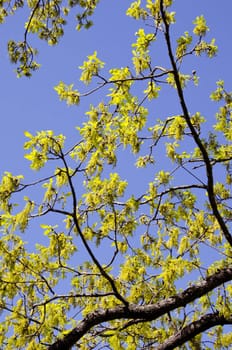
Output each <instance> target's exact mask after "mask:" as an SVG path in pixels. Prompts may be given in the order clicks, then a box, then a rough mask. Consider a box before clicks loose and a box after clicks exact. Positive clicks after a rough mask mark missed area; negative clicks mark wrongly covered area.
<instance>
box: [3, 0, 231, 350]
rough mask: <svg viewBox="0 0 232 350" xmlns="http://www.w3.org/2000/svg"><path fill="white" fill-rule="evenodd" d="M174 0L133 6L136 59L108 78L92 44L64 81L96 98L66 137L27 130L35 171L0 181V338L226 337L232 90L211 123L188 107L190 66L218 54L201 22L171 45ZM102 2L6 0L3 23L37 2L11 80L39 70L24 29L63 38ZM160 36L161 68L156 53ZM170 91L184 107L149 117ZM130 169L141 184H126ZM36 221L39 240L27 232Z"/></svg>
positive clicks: (167, 345)
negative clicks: (74, 76) (27, 177)
mask: <svg viewBox="0 0 232 350" xmlns="http://www.w3.org/2000/svg"><path fill="white" fill-rule="evenodd" d="M172 2H173V1H171V0H154V1H152V0H146V1H140V0H137V1H134V2H132V3H131V4H130V6H129V8H128V10H127V15H128V16H129V17H132V18H134V19H135V20H136V21H138V23H139V26H140V27H139V29H138V31H137V32H136V39H135V42H134V43H132V64H131V66H130V67H128V66H126V67H122V68H112V69H110V70H109V71H108V72H106V70H105V69H104V62H103V61H102V60H101V59H100V58H99V57H98V55H97V52H93V53H92V54H90V55H89V56H88V57H87V58H86V60H85V62H83V64H82V66H80V70H81V74H80V86H78V87H77V88H76V87H74V85H73V84H71V85H67V84H66V83H65V82H60V83H59V84H58V85H57V86H56V87H55V90H56V92H57V94H58V96H59V98H60V99H61V100H64V101H66V102H67V104H68V105H78V104H79V103H80V102H81V100H82V99H84V98H85V95H86V94H82V93H81V92H80V90H81V85H82V84H85V85H87V86H88V88H89V92H88V93H87V94H88V95H94V94H95V93H96V92H98V93H101V92H102V95H101V100H100V102H98V103H96V104H95V105H93V104H92V105H91V106H90V107H89V110H88V111H86V118H85V122H83V123H82V124H80V125H78V126H77V131H78V135H79V136H78V137H77V140H75V142H74V144H73V146H72V147H70V148H67V147H66V144H65V141H66V139H65V136H64V135H55V134H54V132H53V131H51V130H43V131H40V132H37V134H36V135H32V134H31V133H30V132H28V131H26V132H25V136H26V138H27V141H26V142H25V145H24V148H25V153H26V154H25V157H26V159H28V161H29V162H30V167H31V169H33V170H34V171H36V172H37V173H36V179H35V181H34V182H32V183H25V181H24V177H23V175H21V174H20V175H13V174H11V173H9V172H5V173H4V175H3V177H2V179H1V183H0V209H1V219H0V224H1V240H0V252H1V260H0V264H1V269H0V281H1V286H0V307H1V310H2V314H1V319H0V320H1V323H0V346H1V348H4V349H6V350H10V349H26V350H33V349H38V350H40V349H41V350H44V349H49V350H55V349H63V350H65V349H71V347H75V346H76V347H77V348H78V349H81V350H87V349H103V348H104V349H115V350H120V349H130V350H135V349H157V350H161V349H162V350H167V349H175V348H179V349H195V350H197V349H201V348H202V346H203V347H204V349H211V348H212V347H213V348H214V349H229V348H230V347H231V343H232V332H229V331H228V328H226V327H225V326H226V325H229V324H232V317H231V314H232V305H231V301H230V300H231V297H232V286H231V283H230V282H231V280H232V267H231V262H232V235H231V233H230V231H231V221H232V214H231V209H232V208H231V206H232V195H231V183H232V168H231V160H232V144H231V141H232V120H231V115H232V114H231V108H232V93H230V92H228V91H227V90H226V89H225V87H224V82H223V81H218V82H217V86H216V89H215V91H214V92H212V94H211V99H212V100H213V101H216V102H217V103H219V104H220V106H219V110H218V112H217V114H216V118H215V121H214V122H212V123H211V122H210V123H207V127H206V126H205V125H206V122H208V120H207V119H206V118H205V117H204V116H202V115H201V113H200V111H194V112H193V113H191V112H190V109H189V106H188V104H187V103H186V99H185V89H187V88H188V86H189V84H195V85H196V89H197V84H198V77H197V73H196V72H195V71H193V72H191V73H189V74H186V73H184V69H183V64H184V62H185V60H187V59H188V57H189V56H193V57H194V56H196V57H197V56H202V55H205V56H207V57H209V58H213V57H214V56H215V55H216V53H217V47H216V45H215V40H214V39H209V40H208V38H207V32H208V29H209V28H208V26H207V23H206V20H205V19H204V17H203V16H198V17H197V18H196V19H195V20H194V22H193V23H194V28H193V32H192V33H189V32H187V31H186V32H184V33H183V34H182V35H181V36H179V37H178V38H177V40H176V41H174V40H173V39H172V36H171V28H172V27H174V26H175V12H174V11H175V6H174V4H172ZM97 5H98V1H97V0H83V1H78V0H76V1H73V0H70V1H69V2H68V3H67V4H63V2H62V1H41V0H37V1H31V0H30V1H28V2H27V3H26V4H25V3H24V2H23V1H15V2H13V3H12V2H11V1H3V2H2V3H1V9H0V20H1V22H3V21H4V18H5V17H6V16H8V15H9V14H11V13H14V12H15V11H17V10H18V8H20V7H23V6H28V8H29V9H30V11H31V12H30V16H29V19H28V21H27V23H26V25H25V34H24V41H23V42H19V43H17V42H15V41H10V42H9V45H8V49H9V55H10V59H11V60H12V62H14V63H16V64H17V67H18V68H17V73H18V75H19V76H22V75H26V76H30V75H31V73H32V71H33V70H35V69H37V68H38V64H37V63H36V62H35V60H34V57H35V54H36V50H35V49H33V48H32V47H31V46H30V44H29V42H28V33H30V32H31V33H35V34H37V35H38V36H39V38H40V39H43V40H46V41H47V42H48V44H51V45H54V44H56V43H58V41H59V39H60V37H61V36H62V35H63V32H64V31H63V26H64V24H65V21H66V19H65V18H66V17H67V15H68V13H69V12H70V11H73V8H76V9H78V10H77V11H79V12H78V14H77V29H81V28H82V27H85V28H89V27H90V26H91V24H92V22H91V16H92V14H93V13H94V10H95V8H96V6H97ZM158 40H161V41H163V42H164V43H165V46H166V49H167V58H168V59H169V63H168V64H167V66H164V67H163V66H157V65H156V64H155V59H154V57H153V50H155V47H156V44H157V41H158ZM195 59H197V58H195ZM162 90H165V91H166V93H167V91H170V92H172V91H174V92H175V94H176V99H177V101H178V103H179V110H180V113H179V114H177V115H175V114H174V115H162V116H160V117H159V119H156V118H155V119H154V117H153V110H154V108H155V107H154V106H155V104H156V103H159V96H160V94H162ZM207 118H208V116H207ZM210 118H211V120H212V119H213V118H212V116H210ZM160 155H162V158H163V160H162V161H161V156H160ZM131 159H132V161H131ZM51 164H52V167H51ZM51 169H52V170H51ZM41 173H42V174H44V173H45V174H46V175H45V176H44V177H43V176H42V175H41V176H39V175H37V174H41ZM131 173H133V174H134V175H135V176H139V178H140V179H141V181H139V183H137V182H136V183H135V182H133V180H130V181H129V180H127V178H128V177H130V178H131ZM136 174H139V175H136ZM147 179H149V180H147ZM34 188H36V194H35V195H34V193H35V191H34ZM33 196H34V197H33ZM32 231H33V232H32ZM34 231H36V235H37V236H38V240H37V243H36V244H35V246H34V247H33V248H32V247H31V245H28V244H27V242H26V241H25V239H24V233H25V232H30V234H34ZM29 237H30V236H29ZM207 257H209V259H208V258H207ZM212 344H213V345H212Z"/></svg>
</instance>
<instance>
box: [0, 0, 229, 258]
mask: <svg viewBox="0 0 232 350" xmlns="http://www.w3.org/2000/svg"><path fill="white" fill-rule="evenodd" d="M129 4H130V1H128V0H102V1H101V3H100V5H99V7H98V8H97V10H96V13H95V15H94V26H93V27H92V28H91V29H90V30H88V31H85V30H82V31H81V32H77V31H76V30H75V22H74V20H73V17H72V18H70V23H69V24H68V25H67V27H66V33H65V36H64V37H63V38H62V39H61V41H60V43H59V45H58V46H56V47H49V46H47V45H46V43H43V42H42V43H41V42H40V41H38V40H36V39H35V38H33V37H32V42H33V45H34V46H36V47H37V48H38V49H39V56H38V61H39V63H41V64H42V66H41V68H40V69H39V70H38V71H37V72H35V73H34V74H33V76H32V77H31V78H30V79H27V78H21V79H18V78H16V74H15V73H14V69H15V68H16V67H14V66H13V65H12V64H10V63H9V60H8V57H7V50H6V44H7V40H9V39H11V38H13V39H16V40H20V39H22V38H23V20H24V18H25V13H24V11H23V10H22V11H20V12H19V13H18V15H16V16H14V17H11V18H8V19H7V22H6V24H4V25H1V26H0V38H1V40H0V102H1V116H0V118H1V128H0V175H2V174H3V172H4V171H11V172H12V173H13V174H15V175H17V174H26V176H27V178H28V179H29V181H31V180H32V179H37V178H38V177H39V174H35V173H34V172H33V171H30V170H29V162H28V161H27V160H26V159H24V158H23V155H24V150H23V143H24V141H25V137H24V131H25V130H27V131H29V132H31V133H35V132H36V131H40V130H46V129H52V130H54V131H55V133H63V134H64V135H66V137H67V143H68V144H69V145H71V144H73V143H75V142H76V139H77V138H78V134H77V131H76V129H75V126H78V125H80V124H81V123H82V122H83V121H84V120H85V118H86V117H85V116H84V113H85V111H87V110H88V106H89V104H90V103H92V104H97V103H98V102H99V100H101V99H102V97H101V95H100V93H98V94H96V95H91V96H90V97H88V98H86V99H83V100H82V101H81V103H80V106H78V107H67V106H66V104H65V103H64V102H60V101H59V99H58V96H57V94H56V92H55V91H54V88H53V87H54V86H55V85H57V84H58V83H59V81H64V82H65V83H67V84H71V83H74V84H75V85H76V87H77V88H78V90H80V91H81V92H85V91H87V90H88V87H85V86H84V85H83V84H80V83H79V82H78V77H79V70H78V66H80V65H82V63H83V61H84V60H85V58H86V56H87V55H90V54H92V53H93V52H94V51H95V50H96V51H97V52H98V56H99V58H101V59H102V60H103V61H105V62H106V66H105V70H106V71H107V70H108V69H110V68H112V67H122V66H127V65H130V64H131V44H132V43H133V42H134V41H135V35H134V33H135V32H136V31H137V30H138V28H139V27H140V25H142V23H140V22H137V21H135V20H133V19H130V18H128V17H126V16H125V11H126V9H127V7H128V6H129ZM173 11H176V12H177V16H176V19H177V25H176V26H174V27H173V30H174V33H173V35H174V37H177V36H178V35H181V34H183V32H184V31H189V32H191V30H192V29H193V24H192V21H193V20H194V19H195V17H196V16H197V15H201V14H203V15H204V16H205V18H206V20H207V24H208V25H209V27H210V29H211V30H210V32H209V34H208V38H209V39H211V38H216V43H217V44H218V46H219V52H218V55H217V56H216V57H215V58H213V59H211V60H210V59H206V58H204V57H202V58H198V59H197V58H194V59H192V58H190V59H188V60H187V63H186V65H185V66H184V73H186V74H191V71H192V70H193V69H194V70H196V71H197V74H198V75H199V76H200V81H199V87H197V88H194V87H192V86H190V88H188V89H187V90H186V99H187V102H188V105H189V107H190V111H191V112H192V113H195V112H197V111H200V112H202V114H203V115H204V116H205V117H206V118H207V119H208V122H209V124H210V123H211V122H212V120H213V118H214V114H215V112H216V110H217V107H218V106H217V104H213V103H212V102H210V99H209V95H210V93H211V92H212V91H213V90H214V89H215V87H216V81H217V80H219V79H225V86H226V87H227V89H228V90H230V88H231V87H230V85H231V81H232V68H231V54H232V50H231V34H232V22H231V14H232V2H231V1H228V0H221V1H220V2H218V1H212V0H185V1H183V0H176V1H174V6H173ZM154 48H155V49H154V50H155V51H154V53H152V56H153V57H154V60H156V59H157V65H164V66H165V64H166V63H167V56H165V51H164V48H163V46H162V44H160V43H157V46H156V45H155V46H154ZM165 91H166V90H165V89H164V92H163V93H161V95H160V98H159V99H158V100H157V101H155V102H154V104H153V107H154V117H155V118H158V117H159V116H163V115H164V114H165V113H167V114H170V115H171V114H172V113H174V114H177V113H178V108H179V107H178V105H177V102H176V97H175V95H174V93H170V94H169V93H165ZM169 91H170V90H169ZM103 97H104V95H103ZM152 113H153V112H152ZM127 157H129V158H126V159H124V163H123V164H122V165H125V164H127V162H129V161H131V160H132V159H131V156H130V155H127ZM157 157H158V161H163V160H164V161H165V156H164V155H163V154H159V155H157ZM132 161H133V160H132ZM147 175H148V177H149V176H150V175H151V174H150V173H149V174H147ZM127 176H128V179H129V180H131V188H133V186H137V184H138V180H140V178H139V173H138V175H135V174H134V173H129V174H127ZM26 237H28V238H29V236H26ZM30 239H32V241H33V240H36V239H37V237H36V236H34V237H33V236H31V238H30ZM207 258H208V256H207Z"/></svg>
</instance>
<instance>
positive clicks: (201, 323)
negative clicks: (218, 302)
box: [155, 312, 232, 350]
mask: <svg viewBox="0 0 232 350" xmlns="http://www.w3.org/2000/svg"><path fill="white" fill-rule="evenodd" d="M224 324H232V318H229V319H226V318H225V317H224V316H222V315H219V313H218V312H217V313H211V314H207V315H204V316H202V317H201V318H200V319H199V320H197V321H195V322H192V323H190V324H188V325H187V326H186V327H184V328H183V329H181V330H180V331H179V332H177V333H176V334H174V335H173V336H171V337H170V338H169V339H168V340H166V341H165V342H164V343H163V344H161V345H159V346H157V347H156V348H155V350H173V349H175V348H176V347H177V346H181V345H183V344H184V343H186V342H187V341H189V340H191V339H192V338H193V337H195V336H196V335H198V334H200V333H202V332H204V331H206V330H207V329H210V328H212V327H215V326H219V325H221V326H222V325H224Z"/></svg>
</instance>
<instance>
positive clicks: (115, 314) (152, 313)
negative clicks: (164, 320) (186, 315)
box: [48, 268, 232, 350]
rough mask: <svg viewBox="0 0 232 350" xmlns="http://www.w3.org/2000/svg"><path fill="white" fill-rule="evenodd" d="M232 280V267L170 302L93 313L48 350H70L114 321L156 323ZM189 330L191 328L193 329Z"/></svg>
mask: <svg viewBox="0 0 232 350" xmlns="http://www.w3.org/2000/svg"><path fill="white" fill-rule="evenodd" d="M231 280H232V268H225V269H221V270H220V271H219V272H216V273H214V274H213V275H211V276H209V277H207V278H206V279H205V280H203V281H201V282H199V283H196V285H194V286H191V287H189V288H187V289H185V290H184V291H183V292H181V293H179V294H177V295H175V296H171V297H169V298H167V299H164V300H162V301H160V302H158V303H156V304H148V305H142V306H141V305H129V306H128V307H126V306H121V305H120V306H116V307H115V308H111V309H106V310H98V311H94V312H92V313H90V314H88V315H87V316H86V317H85V318H84V319H83V320H82V321H81V322H80V323H79V324H78V325H77V327H75V328H74V329H73V330H72V331H71V332H70V333H68V334H67V335H66V336H64V338H63V339H61V340H58V341H56V342H55V343H54V344H52V345H50V346H49V347H48V350H69V349H71V347H72V346H73V345H74V344H75V343H76V342H77V341H78V340H80V339H81V338H82V337H83V336H84V335H85V334H86V333H87V332H88V331H89V330H90V329H91V328H92V327H94V326H96V325H98V324H101V323H102V322H108V321H112V320H115V319H134V320H137V319H144V321H145V320H146V321H152V320H153V321H154V320H156V319H157V318H159V317H160V316H163V315H164V314H166V313H167V312H170V311H172V310H175V309H177V308H180V307H185V306H186V305H187V304H189V303H191V302H192V301H194V300H196V299H197V298H200V297H201V296H202V295H205V294H206V293H208V292H210V291H212V290H213V289H215V288H217V287H218V286H220V285H221V284H223V283H226V282H228V281H231ZM218 317H219V316H218ZM206 319H207V318H206ZM205 322H206V321H205ZM202 324H204V320H203V321H202ZM205 325H206V323H205ZM200 326H201V325H200ZM212 326H213V325H212ZM212 326H210V327H212ZM198 327H199V326H198ZM210 327H208V328H210ZM189 328H190V329H191V326H190V327H189ZM208 328H206V329H208ZM182 331H183V330H182ZM186 332H187V331H186ZM194 335H195V333H193V336H194ZM189 339H190V338H189Z"/></svg>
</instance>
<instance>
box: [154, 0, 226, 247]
mask: <svg viewBox="0 0 232 350" xmlns="http://www.w3.org/2000/svg"><path fill="white" fill-rule="evenodd" d="M160 12H161V16H162V20H163V23H164V26H165V31H164V35H165V40H166V44H167V48H168V55H169V59H170V62H171V65H172V69H173V72H172V73H173V76H174V80H175V83H176V89H177V94H178V97H179V101H180V105H181V108H182V111H183V114H184V118H185V120H186V123H187V125H188V127H189V129H190V131H191V133H192V136H193V139H194V141H195V143H196V145H197V146H198V148H199V149H200V151H201V154H202V157H203V160H204V163H205V167H206V175H207V179H208V184H207V193H208V196H209V202H210V205H211V208H212V211H213V214H214V216H215V218H216V219H217V221H218V223H219V226H220V228H221V230H222V232H223V234H224V237H225V238H226V240H227V241H228V243H229V244H230V246H231V247H232V236H231V234H230V232H229V229H228V227H227V226H226V224H225V221H224V220H223V218H222V216H221V214H220V212H219V210H218V206H217V202H216V199H215V195H214V179H213V168H212V164H211V162H210V159H209V155H208V152H207V150H206V148H205V146H204V144H203V143H202V141H201V139H200V137H199V135H198V133H197V131H196V130H195V127H194V125H193V124H192V122H191V119H190V116H189V112H188V108H187V105H186V103H185V98H184V93H183V89H182V86H181V82H180V77H179V72H178V68H177V65H176V62H175V59H174V54H173V51H172V46H171V39H170V32H169V24H168V22H167V18H166V14H165V10H164V4H163V0H160Z"/></svg>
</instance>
